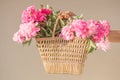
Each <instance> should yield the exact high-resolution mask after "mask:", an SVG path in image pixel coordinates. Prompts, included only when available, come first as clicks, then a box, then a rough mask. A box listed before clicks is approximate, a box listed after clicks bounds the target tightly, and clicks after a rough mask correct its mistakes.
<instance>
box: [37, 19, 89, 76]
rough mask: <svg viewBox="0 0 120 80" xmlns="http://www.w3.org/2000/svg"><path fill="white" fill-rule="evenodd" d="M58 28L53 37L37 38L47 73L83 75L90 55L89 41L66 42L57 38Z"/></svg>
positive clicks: (74, 40)
mask: <svg viewBox="0 0 120 80" xmlns="http://www.w3.org/2000/svg"><path fill="white" fill-rule="evenodd" d="M57 21H58V20H56V22H57ZM56 27H57V26H56V25H55V27H54V30H53V34H52V37H49V38H36V42H37V47H38V50H39V52H40V56H41V58H42V60H43V64H44V68H45V70H46V72H48V73H67V74H80V73H82V72H83V68H84V63H85V60H86V58H87V54H88V47H89V41H88V40H87V39H81V38H74V39H73V40H64V39H63V38H60V37H55V36H54V32H55V28H56Z"/></svg>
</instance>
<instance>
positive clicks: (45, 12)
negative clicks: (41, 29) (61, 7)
mask: <svg viewBox="0 0 120 80" xmlns="http://www.w3.org/2000/svg"><path fill="white" fill-rule="evenodd" d="M40 11H41V13H44V14H46V15H50V14H51V13H52V11H51V9H46V8H43V9H41V10H40Z"/></svg>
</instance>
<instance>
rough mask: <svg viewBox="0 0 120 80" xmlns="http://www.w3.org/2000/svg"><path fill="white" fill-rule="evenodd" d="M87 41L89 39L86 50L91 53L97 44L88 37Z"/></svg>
mask: <svg viewBox="0 0 120 80" xmlns="http://www.w3.org/2000/svg"><path fill="white" fill-rule="evenodd" d="M89 41H90V46H89V49H88V52H89V53H92V52H93V51H94V50H96V48H97V46H96V44H95V43H94V42H93V41H92V40H91V39H89Z"/></svg>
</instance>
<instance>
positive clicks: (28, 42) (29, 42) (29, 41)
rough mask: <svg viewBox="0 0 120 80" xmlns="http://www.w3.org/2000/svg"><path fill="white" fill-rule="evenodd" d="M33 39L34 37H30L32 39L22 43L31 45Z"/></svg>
mask: <svg viewBox="0 0 120 80" xmlns="http://www.w3.org/2000/svg"><path fill="white" fill-rule="evenodd" d="M31 41H32V39H30V40H28V41H25V42H23V43H22V44H23V46H24V45H28V46H29V45H30V44H31Z"/></svg>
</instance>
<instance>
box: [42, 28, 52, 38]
mask: <svg viewBox="0 0 120 80" xmlns="http://www.w3.org/2000/svg"><path fill="white" fill-rule="evenodd" d="M41 29H42V30H43V31H44V33H45V36H46V37H50V36H51V35H50V34H49V33H48V32H47V30H46V29H44V28H43V27H41Z"/></svg>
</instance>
